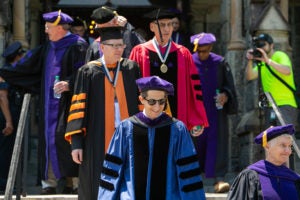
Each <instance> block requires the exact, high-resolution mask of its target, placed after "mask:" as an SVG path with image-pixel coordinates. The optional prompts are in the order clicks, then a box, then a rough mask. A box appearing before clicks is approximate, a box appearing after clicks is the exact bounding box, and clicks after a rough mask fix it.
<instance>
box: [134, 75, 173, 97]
mask: <svg viewBox="0 0 300 200" xmlns="http://www.w3.org/2000/svg"><path fill="white" fill-rule="evenodd" d="M136 84H137V86H138V88H139V90H140V91H141V92H144V91H148V90H163V91H166V92H167V93H168V95H174V87H173V84H172V83H170V82H168V81H166V80H164V79H161V78H159V77H158V76H149V77H144V78H140V79H138V80H136Z"/></svg>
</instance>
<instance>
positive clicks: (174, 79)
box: [129, 9, 208, 136]
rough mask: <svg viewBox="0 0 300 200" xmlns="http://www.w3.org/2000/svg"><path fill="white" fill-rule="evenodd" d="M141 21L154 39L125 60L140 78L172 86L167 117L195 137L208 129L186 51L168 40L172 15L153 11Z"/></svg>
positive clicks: (192, 68)
mask: <svg viewBox="0 0 300 200" xmlns="http://www.w3.org/2000/svg"><path fill="white" fill-rule="evenodd" d="M145 17H146V18H147V19H149V21H150V24H149V26H150V30H151V31H152V32H153V33H154V37H153V39H151V40H149V41H148V42H146V43H143V44H140V45H137V46H135V47H134V48H133V49H132V51H131V54H130V57H129V59H132V60H134V61H136V62H137V63H138V64H139V66H140V68H141V71H142V76H143V77H147V76H152V75H157V76H159V77H161V78H163V79H165V80H167V81H169V82H171V83H172V84H173V85H174V86H175V88H176V89H175V95H174V96H170V97H169V99H168V100H169V103H170V112H169V114H171V115H172V116H174V117H176V118H178V119H179V120H181V121H183V122H184V123H185V124H186V125H187V127H188V129H189V130H193V133H194V134H193V135H194V136H198V135H200V134H201V133H202V132H203V130H204V127H208V121H207V117H206V112H205V109H204V105H203V100H202V91H201V84H200V79H199V75H198V72H197V68H196V67H195V64H194V61H193V59H192V55H191V53H190V51H189V50H188V49H187V48H186V47H184V46H182V45H179V44H176V43H175V42H173V41H172V40H171V36H172V31H173V25H172V18H173V17H174V13H172V12H170V11H168V10H165V9H156V10H153V11H151V12H150V13H147V14H146V15H145Z"/></svg>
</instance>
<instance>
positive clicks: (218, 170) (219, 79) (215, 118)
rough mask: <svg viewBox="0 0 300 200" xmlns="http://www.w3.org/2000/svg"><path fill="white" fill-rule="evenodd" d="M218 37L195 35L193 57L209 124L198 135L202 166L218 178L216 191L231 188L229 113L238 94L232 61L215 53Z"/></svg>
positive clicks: (192, 41) (209, 34) (208, 174)
mask: <svg viewBox="0 0 300 200" xmlns="http://www.w3.org/2000/svg"><path fill="white" fill-rule="evenodd" d="M215 42H216V38H215V36H214V35H213V34H211V33H199V34H196V35H193V36H191V43H192V44H193V45H194V50H193V51H194V52H195V53H193V55H192V57H193V60H194V62H195V65H196V67H197V69H198V72H199V76H200V81H201V83H202V91H203V103H204V107H205V110H206V113H207V118H208V123H209V127H207V128H206V129H204V132H203V134H202V135H200V136H199V137H197V138H195V143H196V148H197V151H198V155H199V161H200V166H201V168H202V172H204V173H205V176H206V178H214V179H215V192H227V191H228V189H229V184H228V183H226V182H224V181H223V179H224V176H225V174H226V173H227V169H228V166H227V165H228V163H227V161H228V159H229V157H228V143H229V133H228V132H229V130H228V119H227V115H228V114H234V113H236V112H237V109H238V105H237V98H236V91H235V86H234V81H233V77H232V73H231V70H230V66H229V64H228V63H227V62H226V61H225V59H224V58H223V57H222V56H220V55H217V54H215V53H212V52H211V50H212V48H213V43H215Z"/></svg>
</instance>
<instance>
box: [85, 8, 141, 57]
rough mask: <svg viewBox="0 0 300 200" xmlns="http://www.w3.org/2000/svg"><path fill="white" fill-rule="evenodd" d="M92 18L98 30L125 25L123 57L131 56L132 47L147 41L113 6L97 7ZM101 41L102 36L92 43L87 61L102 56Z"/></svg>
mask: <svg viewBox="0 0 300 200" xmlns="http://www.w3.org/2000/svg"><path fill="white" fill-rule="evenodd" d="M91 18H92V19H94V20H95V23H96V26H95V30H96V31H99V29H101V28H104V27H112V26H122V27H124V29H123V30H122V35H123V40H124V43H125V44H126V47H125V49H124V52H123V55H122V56H123V58H128V57H129V54H130V52H131V49H132V48H133V47H134V46H136V45H138V44H141V43H144V42H145V39H144V38H143V37H142V36H141V35H140V34H139V33H137V32H136V31H135V29H134V27H133V26H132V25H131V24H130V23H129V22H127V19H126V18H125V17H123V16H120V15H118V13H117V12H116V11H114V10H113V9H112V8H109V7H106V6H102V7H100V8H97V9H95V10H94V11H93V13H92V15H91ZM100 43H101V37H98V38H97V39H95V41H94V42H93V43H92V44H91V45H90V47H89V49H88V51H87V54H86V62H89V61H92V60H96V59H98V58H100V57H101V56H102V52H101V51H100V48H99V46H100Z"/></svg>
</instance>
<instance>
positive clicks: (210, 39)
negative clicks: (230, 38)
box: [190, 32, 217, 46]
mask: <svg viewBox="0 0 300 200" xmlns="http://www.w3.org/2000/svg"><path fill="white" fill-rule="evenodd" d="M190 39H191V43H192V44H194V45H196V44H197V45H198V46H203V45H209V44H213V43H215V42H216V41H217V40H216V37H215V36H214V34H212V33H204V32H202V33H199V34H196V35H193V36H191V38H190Z"/></svg>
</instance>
